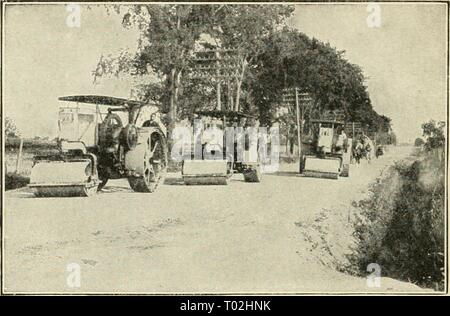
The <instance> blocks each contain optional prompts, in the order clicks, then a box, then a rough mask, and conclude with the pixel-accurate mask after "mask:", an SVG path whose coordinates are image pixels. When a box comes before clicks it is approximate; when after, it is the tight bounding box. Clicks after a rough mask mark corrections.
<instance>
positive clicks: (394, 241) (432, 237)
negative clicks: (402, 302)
mask: <svg viewBox="0 0 450 316" xmlns="http://www.w3.org/2000/svg"><path fill="white" fill-rule="evenodd" d="M432 126H433V124H431V126H430V125H429V124H424V133H428V132H429V131H434V132H433V133H432V134H433V135H435V132H436V131H435V129H434V128H433V127H432ZM430 127H431V128H430ZM442 128H443V126H442ZM438 129H439V128H438ZM437 134H439V133H437ZM437 138H438V139H440V137H439V136H437ZM429 140H430V139H428V141H429ZM430 143H433V144H434V145H436V144H439V145H436V146H438V147H435V150H438V151H441V152H443V151H444V144H445V141H444V143H440V142H436V141H434V140H433V141H430V142H429V144H430ZM424 146H425V147H427V146H428V145H427V144H424ZM440 157H441V156H440V155H435V152H429V151H423V152H421V153H420V154H418V155H417V156H415V157H413V159H412V160H411V161H409V162H403V163H397V164H396V165H395V166H393V167H392V168H391V169H390V172H389V174H388V175H387V176H385V177H383V178H382V179H380V181H378V182H377V183H375V184H374V185H373V186H372V188H371V196H370V198H368V199H366V200H363V201H361V202H359V203H358V207H359V208H360V209H361V210H362V215H363V216H362V217H361V220H360V221H358V222H357V223H356V236H357V237H358V240H359V247H358V249H357V252H356V254H355V256H354V258H353V262H354V263H356V264H357V266H359V269H360V271H361V272H363V273H366V268H367V265H368V264H370V263H377V264H379V265H380V266H381V269H382V271H381V273H382V275H383V276H389V277H392V278H397V279H401V280H405V281H411V282H414V283H416V284H418V285H420V286H424V287H431V288H434V289H436V290H442V289H443V286H444V260H445V257H444V253H445V225H444V223H445V164H444V160H443V159H441V158H440Z"/></svg>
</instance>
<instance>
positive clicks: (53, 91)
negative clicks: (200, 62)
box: [3, 3, 447, 142]
mask: <svg viewBox="0 0 450 316" xmlns="http://www.w3.org/2000/svg"><path fill="white" fill-rule="evenodd" d="M370 13H371V12H368V11H367V4H366V3H362V4H325V3H324V4H301V5H296V10H295V12H294V15H293V17H292V18H291V19H290V21H289V25H290V26H291V27H294V28H297V29H298V30H300V31H301V32H304V33H305V34H306V35H308V36H310V37H315V38H317V39H319V40H321V41H324V42H329V43H330V44H331V45H332V46H334V47H336V48H337V49H338V50H345V52H346V53H345V57H346V58H347V59H348V60H349V62H351V63H354V64H358V65H359V66H361V68H362V69H363V71H364V74H365V76H366V77H367V82H366V84H367V86H368V90H369V93H370V97H371V100H372V104H373V106H374V108H375V110H376V111H377V112H378V113H380V114H384V115H387V116H389V117H391V118H392V124H393V126H394V131H395V133H396V134H397V137H398V139H399V141H401V142H412V141H413V140H414V139H415V138H416V137H418V136H420V135H421V129H420V125H421V123H423V122H425V121H428V120H429V119H435V120H445V119H446V113H447V112H446V111H447V107H446V102H447V99H446V98H447V82H446V80H447V79H446V78H447V76H446V71H447V69H446V67H447V65H446V60H447V34H446V31H447V30H446V26H447V15H446V14H447V12H446V7H445V5H439V4H413V3H402V4H399V3H397V4H380V18H381V19H380V22H381V24H380V26H379V27H369V26H368V24H367V17H368V16H369V14H370ZM69 15H70V12H68V11H67V8H66V6H65V5H62V4H55V5H41V4H34V5H23V4H20V5H17V4H9V5H7V6H6V10H5V20H4V21H5V38H4V39H5V40H4V67H3V111H4V115H5V116H9V117H11V118H12V119H13V120H14V122H15V123H16V125H17V127H18V129H19V130H20V132H21V134H22V135H23V136H25V137H29V136H36V135H39V136H51V137H54V136H56V135H57V113H58V101H57V98H58V97H59V96H63V95H73V94H105V95H111V96H117V97H125V98H128V97H130V90H131V88H132V86H133V84H134V83H135V82H133V80H130V78H114V77H113V78H108V79H104V78H102V79H101V80H100V81H99V82H97V83H96V84H94V83H93V77H92V71H93V70H94V69H95V66H96V64H97V62H98V60H99V59H100V56H101V55H104V56H107V55H108V54H113V55H114V54H117V53H118V52H119V51H120V49H123V48H127V47H128V48H129V49H130V50H133V49H134V48H135V47H136V43H137V37H138V33H137V31H136V30H133V29H132V30H125V29H124V28H123V27H122V26H121V19H120V16H118V15H116V14H114V13H112V14H110V15H108V14H107V12H106V10H105V9H104V8H103V7H102V6H91V7H90V8H89V9H88V8H87V7H86V6H85V5H82V6H81V11H80V27H70V26H69V25H68V24H67V19H68V16H69ZM69 24H70V23H69Z"/></svg>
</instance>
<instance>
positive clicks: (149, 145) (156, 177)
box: [128, 133, 167, 192]
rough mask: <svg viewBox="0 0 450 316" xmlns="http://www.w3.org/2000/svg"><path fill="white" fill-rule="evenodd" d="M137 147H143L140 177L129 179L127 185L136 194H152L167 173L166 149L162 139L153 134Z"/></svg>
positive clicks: (158, 135)
mask: <svg viewBox="0 0 450 316" xmlns="http://www.w3.org/2000/svg"><path fill="white" fill-rule="evenodd" d="M138 146H145V148H144V150H143V153H144V154H143V160H142V166H141V167H142V168H140V169H141V170H142V175H141V176H139V177H129V178H128V183H129V184H130V187H131V189H133V191H136V192H154V191H155V190H156V188H157V187H158V185H159V183H160V182H161V181H164V177H165V174H166V171H167V147H166V142H165V139H164V137H162V136H161V135H160V134H158V133H153V134H152V135H151V137H148V138H147V141H146V142H143V143H141V144H139V145H138Z"/></svg>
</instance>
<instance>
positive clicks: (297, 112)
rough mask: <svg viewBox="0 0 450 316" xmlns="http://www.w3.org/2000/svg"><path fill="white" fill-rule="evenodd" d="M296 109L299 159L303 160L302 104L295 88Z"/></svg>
mask: <svg viewBox="0 0 450 316" xmlns="http://www.w3.org/2000/svg"><path fill="white" fill-rule="evenodd" d="M295 109H296V114H297V140H298V146H297V147H298V158H299V162H300V160H301V159H302V146H301V145H302V128H301V126H300V125H301V123H300V104H299V102H298V88H295ZM299 165H300V164H299Z"/></svg>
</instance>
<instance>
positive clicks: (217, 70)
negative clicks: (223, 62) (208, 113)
mask: <svg viewBox="0 0 450 316" xmlns="http://www.w3.org/2000/svg"><path fill="white" fill-rule="evenodd" d="M215 55H216V59H217V61H216V77H217V87H216V93H217V110H219V111H220V110H221V109H222V105H221V102H220V95H221V92H220V55H219V51H218V50H216V53H215Z"/></svg>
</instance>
